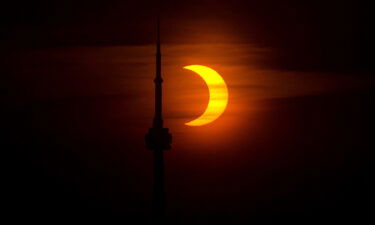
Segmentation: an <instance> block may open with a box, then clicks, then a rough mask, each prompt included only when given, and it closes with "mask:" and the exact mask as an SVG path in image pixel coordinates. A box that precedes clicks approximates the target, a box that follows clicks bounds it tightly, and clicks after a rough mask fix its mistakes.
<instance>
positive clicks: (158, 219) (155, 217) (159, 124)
mask: <svg viewBox="0 0 375 225" xmlns="http://www.w3.org/2000/svg"><path fill="white" fill-rule="evenodd" d="M160 45H161V44H160V19H159V17H158V18H157V44H156V76H155V79H154V83H155V114H154V119H153V124H152V127H151V128H150V129H149V130H148V133H147V134H146V136H145V141H146V148H147V149H149V150H152V151H153V158H154V159H153V160H154V186H153V199H152V221H153V224H160V225H161V224H164V222H165V217H166V207H165V191H164V150H168V149H170V148H171V143H172V135H171V134H170V133H169V129H168V128H164V127H163V117H162V83H163V78H162V76H161V46H160Z"/></svg>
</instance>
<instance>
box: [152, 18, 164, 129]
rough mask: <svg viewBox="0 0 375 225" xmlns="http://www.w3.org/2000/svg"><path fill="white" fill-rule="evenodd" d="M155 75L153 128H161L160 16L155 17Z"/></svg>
mask: <svg viewBox="0 0 375 225" xmlns="http://www.w3.org/2000/svg"><path fill="white" fill-rule="evenodd" d="M156 30H157V31H156V33H157V34H156V35H157V37H156V76H155V79H154V83H155V115H154V123H153V127H154V128H163V118H162V94H163V92H162V91H163V90H162V83H163V78H162V77H161V46H160V45H161V43H160V17H159V16H158V17H157V19H156Z"/></svg>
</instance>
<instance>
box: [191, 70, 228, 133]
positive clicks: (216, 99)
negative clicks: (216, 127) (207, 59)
mask: <svg viewBox="0 0 375 225" xmlns="http://www.w3.org/2000/svg"><path fill="white" fill-rule="evenodd" d="M184 69H187V70H191V71H193V72H195V73H196V74H198V75H199V76H200V77H201V78H202V79H203V80H204V82H205V83H206V84H207V87H208V90H209V96H210V97H209V101H208V105H207V108H206V110H205V111H204V113H203V114H202V115H201V116H199V117H198V118H196V119H194V120H192V121H190V122H188V123H185V125H187V126H203V125H206V124H209V123H212V122H213V121H215V120H216V119H218V118H219V117H220V116H221V115H222V114H223V113H224V111H225V109H226V107H227V105H228V88H227V85H226V83H225V81H224V79H223V78H222V77H221V76H220V74H219V73H218V72H216V71H215V70H213V69H211V68H209V67H207V66H201V65H190V66H185V67H184Z"/></svg>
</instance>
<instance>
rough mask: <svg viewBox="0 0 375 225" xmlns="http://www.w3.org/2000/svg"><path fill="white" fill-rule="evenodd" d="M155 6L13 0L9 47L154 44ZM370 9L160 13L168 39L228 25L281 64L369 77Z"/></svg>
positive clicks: (237, 1)
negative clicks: (346, 72)
mask: <svg viewBox="0 0 375 225" xmlns="http://www.w3.org/2000/svg"><path fill="white" fill-rule="evenodd" d="M155 2H156V1H147V0H140V1H115V0H109V1H98V0H94V1H82V0H80V1H71V0H67V1H62V0H61V1H60V0H52V1H41V0H38V1H13V2H11V3H8V4H7V6H6V7H2V10H3V12H2V13H1V14H2V17H4V18H3V19H2V20H1V21H2V23H3V25H2V29H4V31H5V40H3V41H2V43H3V46H5V47H6V48H19V47H21V48H22V47H29V48H41V47H51V46H52V47H56V46H66V45H117V44H144V43H152V42H153V41H154V37H153V35H152V32H153V27H154V26H153V25H154V21H153V20H154V16H155V13H156V11H157V8H156V6H155V5H156V4H155ZM370 8H371V7H370V5H369V3H368V2H365V1H349V0H344V1H338V0H337V1H336V0H333V1H322V0H317V1H307V2H306V1H290V0H288V1H270V0H268V1H242V0H233V1H230V2H228V1H220V0H218V1H214V0H202V1H163V6H162V10H161V11H162V14H163V16H164V17H165V20H164V24H163V27H164V30H165V31H164V40H165V41H166V42H178V43H183V42H194V41H196V40H195V38H194V33H200V34H202V33H203V34H204V33H209V32H211V31H209V30H207V29H206V27H210V26H214V27H220V26H224V27H226V29H227V31H228V32H231V33H232V34H233V36H234V39H233V40H231V41H236V42H245V43H249V42H251V43H255V44H256V45H261V46H266V47H270V48H273V49H274V51H275V54H274V59H273V61H272V64H273V65H274V66H275V67H279V68H286V69H295V70H324V71H341V72H343V71H349V70H351V71H361V72H364V73H366V72H367V71H369V70H372V67H371V62H370V60H369V57H370V55H371V49H372V47H373V43H372V38H371V36H370V33H371V32H370V31H371V29H372V23H370V21H371V18H373V17H372V16H371V14H372V13H371V11H370ZM199 41H200V42H202V41H204V40H199ZM205 41H208V42H212V41H213V40H212V39H208V40H205ZM217 41H222V40H217Z"/></svg>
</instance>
